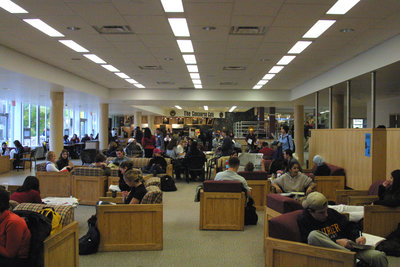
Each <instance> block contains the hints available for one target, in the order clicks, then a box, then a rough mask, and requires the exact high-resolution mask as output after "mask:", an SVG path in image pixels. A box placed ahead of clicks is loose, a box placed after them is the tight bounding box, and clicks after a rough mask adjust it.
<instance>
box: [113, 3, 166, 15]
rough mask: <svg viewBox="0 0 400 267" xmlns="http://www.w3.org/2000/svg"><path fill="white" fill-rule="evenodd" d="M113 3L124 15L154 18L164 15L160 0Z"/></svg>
mask: <svg viewBox="0 0 400 267" xmlns="http://www.w3.org/2000/svg"><path fill="white" fill-rule="evenodd" d="M112 3H113V5H114V6H115V8H116V9H117V10H118V12H119V13H120V14H122V15H139V16H144V15H146V16H148V15H149V16H154V15H163V14H164V9H163V8H162V5H161V2H160V0H145V1H143V0H134V1H132V0H113V1H112Z"/></svg>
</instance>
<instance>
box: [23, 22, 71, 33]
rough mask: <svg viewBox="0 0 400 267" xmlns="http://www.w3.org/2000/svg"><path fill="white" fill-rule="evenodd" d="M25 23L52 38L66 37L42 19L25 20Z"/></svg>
mask: <svg viewBox="0 0 400 267" xmlns="http://www.w3.org/2000/svg"><path fill="white" fill-rule="evenodd" d="M24 21H25V22H26V23H28V24H29V25H31V26H32V27H34V28H36V29H38V30H39V31H41V32H43V33H45V34H47V35H48V36H50V37H64V35H63V34H62V33H61V32H59V31H57V30H56V29H54V28H52V27H51V26H49V25H48V24H46V23H45V22H43V21H42V20H40V19H24Z"/></svg>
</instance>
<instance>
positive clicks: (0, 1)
mask: <svg viewBox="0 0 400 267" xmlns="http://www.w3.org/2000/svg"><path fill="white" fill-rule="evenodd" d="M0 7H1V8H3V9H5V10H7V11H8V12H10V13H13V14H18V13H28V11H26V10H25V9H23V8H22V7H20V6H19V5H17V4H15V3H14V2H12V1H10V0H0Z"/></svg>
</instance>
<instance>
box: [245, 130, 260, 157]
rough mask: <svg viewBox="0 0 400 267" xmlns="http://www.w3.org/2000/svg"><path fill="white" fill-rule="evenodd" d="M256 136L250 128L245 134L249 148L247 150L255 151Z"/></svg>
mask: <svg viewBox="0 0 400 267" xmlns="http://www.w3.org/2000/svg"><path fill="white" fill-rule="evenodd" d="M256 142H257V136H256V135H255V134H254V130H253V129H251V128H250V130H249V133H248V134H247V136H246V143H247V145H248V148H249V152H250V153H251V152H255V151H256V148H257V144H256Z"/></svg>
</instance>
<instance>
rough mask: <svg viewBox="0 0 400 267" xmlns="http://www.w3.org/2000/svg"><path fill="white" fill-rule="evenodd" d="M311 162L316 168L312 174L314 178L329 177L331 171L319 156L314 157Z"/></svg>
mask: <svg viewBox="0 0 400 267" xmlns="http://www.w3.org/2000/svg"><path fill="white" fill-rule="evenodd" d="M313 162H314V163H315V164H316V165H317V168H316V169H315V171H314V172H313V173H314V175H315V176H329V175H330V174H331V169H329V167H328V165H326V163H325V160H324V159H323V158H322V157H321V156H320V155H315V156H314V158H313Z"/></svg>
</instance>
